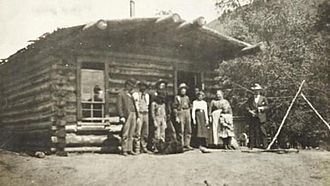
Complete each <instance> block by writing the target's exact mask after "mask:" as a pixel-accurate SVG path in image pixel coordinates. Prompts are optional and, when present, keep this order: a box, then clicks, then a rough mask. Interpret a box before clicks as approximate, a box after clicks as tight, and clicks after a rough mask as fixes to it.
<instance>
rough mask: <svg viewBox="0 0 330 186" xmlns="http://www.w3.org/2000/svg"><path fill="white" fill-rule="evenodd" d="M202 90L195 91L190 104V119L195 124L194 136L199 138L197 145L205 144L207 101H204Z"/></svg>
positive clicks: (207, 123) (207, 125) (207, 121)
mask: <svg viewBox="0 0 330 186" xmlns="http://www.w3.org/2000/svg"><path fill="white" fill-rule="evenodd" d="M204 96H205V94H204V92H202V91H199V92H198V93H197V99H196V100H195V101H193V106H192V112H191V113H192V120H193V124H194V125H197V127H196V128H197V134H196V137H197V138H198V140H199V146H207V143H206V141H207V138H208V136H209V134H208V128H209V117H208V111H207V103H206V101H204V100H203V99H204Z"/></svg>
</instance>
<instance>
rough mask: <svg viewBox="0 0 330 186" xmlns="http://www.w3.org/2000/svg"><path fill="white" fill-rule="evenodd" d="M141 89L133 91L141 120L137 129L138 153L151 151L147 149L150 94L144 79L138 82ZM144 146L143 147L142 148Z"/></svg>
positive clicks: (136, 143)
mask: <svg viewBox="0 0 330 186" xmlns="http://www.w3.org/2000/svg"><path fill="white" fill-rule="evenodd" d="M138 87H139V91H138V92H135V93H133V97H134V100H135V102H136V106H137V110H138V112H139V120H138V122H137V125H136V131H135V138H136V140H135V141H134V143H135V145H134V146H135V152H136V153H140V152H141V153H150V151H148V149H147V142H148V136H149V103H150V96H149V94H148V93H147V92H146V90H147V88H148V85H147V83H146V82H144V81H140V82H138ZM141 147H142V149H140V148H141Z"/></svg>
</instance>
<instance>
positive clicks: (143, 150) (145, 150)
mask: <svg viewBox="0 0 330 186" xmlns="http://www.w3.org/2000/svg"><path fill="white" fill-rule="evenodd" d="M141 153H147V154H150V153H151V151H149V150H148V149H147V148H142V149H141Z"/></svg>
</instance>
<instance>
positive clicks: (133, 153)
mask: <svg viewBox="0 0 330 186" xmlns="http://www.w3.org/2000/svg"><path fill="white" fill-rule="evenodd" d="M127 153H128V154H129V155H132V156H135V155H138V154H136V153H135V152H133V151H128V152H127Z"/></svg>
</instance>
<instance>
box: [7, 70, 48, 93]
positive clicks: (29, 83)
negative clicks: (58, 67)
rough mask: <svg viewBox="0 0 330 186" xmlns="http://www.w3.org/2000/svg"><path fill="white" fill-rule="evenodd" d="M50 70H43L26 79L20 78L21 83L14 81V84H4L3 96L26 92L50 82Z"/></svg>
mask: <svg viewBox="0 0 330 186" xmlns="http://www.w3.org/2000/svg"><path fill="white" fill-rule="evenodd" d="M49 71H50V68H47V69H44V70H43V71H42V70H41V71H38V72H34V73H33V75H31V76H28V77H21V79H22V81H16V83H15V82H14V83H13V82H12V83H8V84H6V89H5V90H4V94H5V95H10V94H12V93H13V92H17V91H22V90H26V89H27V88H31V87H33V86H37V85H40V84H42V83H45V82H47V81H50V77H49Z"/></svg>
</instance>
